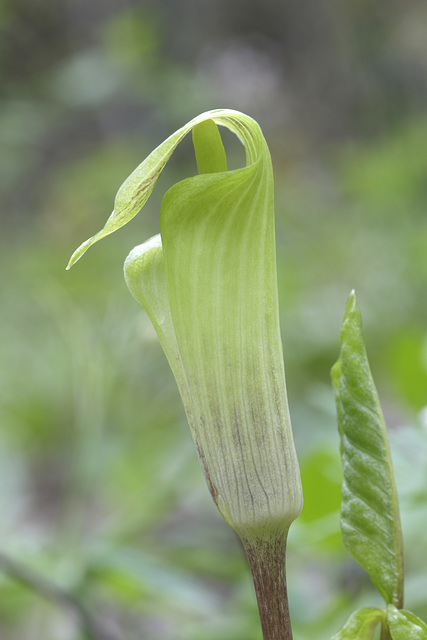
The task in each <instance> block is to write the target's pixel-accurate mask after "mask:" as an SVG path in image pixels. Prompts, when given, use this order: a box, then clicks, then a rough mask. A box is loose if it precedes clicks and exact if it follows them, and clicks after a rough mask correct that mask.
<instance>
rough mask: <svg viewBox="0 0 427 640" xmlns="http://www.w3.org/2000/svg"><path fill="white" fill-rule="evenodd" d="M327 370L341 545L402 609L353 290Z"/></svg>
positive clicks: (381, 436) (372, 391) (384, 462)
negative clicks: (333, 410)
mask: <svg viewBox="0 0 427 640" xmlns="http://www.w3.org/2000/svg"><path fill="white" fill-rule="evenodd" d="M340 344H341V353H340V357H339V360H338V362H337V363H336V364H335V365H334V367H333V369H332V379H333V384H334V387H335V392H336V404H337V413H338V425H339V432H340V437H341V455H342V464H343V475H344V480H343V486H342V505H341V531H342V536H343V541H344V544H345V546H346V548H347V550H348V551H349V552H350V553H351V554H352V556H353V557H354V558H355V559H356V560H357V561H358V562H359V564H361V565H362V567H364V568H365V569H366V571H367V572H368V573H369V575H370V577H371V579H372V581H373V583H374V584H375V586H376V587H377V589H378V591H379V592H380V593H381V595H382V596H383V598H384V599H385V601H386V602H387V603H388V604H394V605H396V606H397V607H401V606H402V601H403V550H402V534H401V527H400V516H399V505H398V499H397V493H396V487H395V483H394V476H393V470H392V463H391V456H390V450H389V445H388V440H387V432H386V427H385V423H384V418H383V415H382V411H381V407H380V403H379V399H378V395H377V391H376V388H375V385H374V381H373V379H372V375H371V372H370V368H369V363H368V358H367V355H366V351H365V346H364V343H363V336H362V324H361V317H360V313H359V309H358V307H357V302H356V296H355V294H354V292H353V293H352V294H351V295H350V298H349V300H348V303H347V307H346V311H345V316H344V321H343V325H342V329H341V336H340Z"/></svg>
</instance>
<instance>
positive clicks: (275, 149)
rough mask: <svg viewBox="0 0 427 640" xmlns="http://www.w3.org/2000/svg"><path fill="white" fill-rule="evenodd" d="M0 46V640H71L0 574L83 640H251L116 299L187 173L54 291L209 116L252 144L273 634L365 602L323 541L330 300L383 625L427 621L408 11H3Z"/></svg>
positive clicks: (420, 281)
mask: <svg viewBox="0 0 427 640" xmlns="http://www.w3.org/2000/svg"><path fill="white" fill-rule="evenodd" d="M0 33H1V39H0V77H1V88H0V94H1V102H0V140H1V146H2V150H3V152H2V154H1V156H0V180H1V182H0V197H1V202H2V206H1V216H2V220H1V221H2V233H1V237H0V267H1V276H2V277H1V282H0V288H1V314H0V329H1V339H0V362H1V368H0V389H1V399H0V461H1V464H0V506H1V518H0V551H1V555H0V565H1V566H2V567H3V569H4V570H5V571H4V572H3V573H2V574H1V575H0V636H1V638H2V639H3V640H83V638H84V637H85V636H84V630H83V629H82V627H81V625H79V617H78V616H76V615H75V611H74V610H73V608H71V610H70V608H69V607H67V606H64V603H63V601H61V603H59V604H58V603H54V602H53V601H52V599H50V600H49V599H46V598H44V597H42V595H41V594H40V593H39V592H37V591H35V590H34V589H30V588H28V586H25V585H24V584H22V581H23V576H22V575H21V576H20V580H17V579H16V578H17V577H19V576H17V570H16V566H13V567H11V565H10V559H13V560H14V561H16V562H19V563H20V564H19V567H20V568H22V566H21V565H24V566H25V567H26V568H29V569H30V570H32V571H34V572H36V574H37V576H38V575H42V576H44V577H45V578H48V579H49V580H51V581H53V583H54V584H55V585H57V586H58V587H60V588H62V589H65V590H67V592H69V593H72V594H74V596H75V597H76V598H77V599H78V600H79V602H81V603H83V605H84V606H85V607H86V608H87V609H88V610H89V611H90V612H91V615H92V616H94V617H96V618H97V619H98V622H99V621H101V622H102V629H101V630H99V629H98V632H97V633H98V634H99V635H98V637H99V638H100V639H102V640H133V639H135V640H136V639H141V638H145V637H147V638H150V639H152V640H156V639H159V640H160V639H161V640H181V639H184V638H185V640H192V639H193V638H194V639H196V638H200V637H203V638H205V639H207V640H219V639H220V638H228V639H229V640H256V639H259V637H260V629H259V626H258V621H257V611H256V605H255V598H254V595H253V592H252V586H251V583H250V578H249V575H248V571H247V568H246V563H245V559H244V557H243V553H242V550H241V548H240V547H239V544H238V541H237V539H236V538H235V536H234V534H233V532H232V531H231V530H229V529H228V528H227V525H225V523H224V522H223V521H222V519H221V517H220V516H219V515H218V514H217V512H216V509H215V507H214V505H213V504H212V503H211V501H210V498H209V495H208V492H207V489H206V488H205V486H204V481H203V478H202V474H201V471H200V469H199V466H198V462H197V459H196V455H195V453H194V451H193V444H192V442H191V439H190V434H189V429H188V427H187V425H186V423H185V418H184V415H183V411H182V408H181V405H180V401H179V398H178V394H177V391H176V388H175V383H174V381H173V379H172V376H171V373H170V371H169V370H168V367H167V364H166V362H165V359H164V357H163V354H162V352H161V349H160V347H159V345H158V344H157V341H156V339H155V336H154V333H153V331H152V329H151V327H150V326H149V323H148V320H147V318H146V317H145V315H144V313H143V311H142V310H140V309H139V308H138V306H137V305H136V304H135V303H134V301H133V300H132V299H131V297H130V295H129V294H128V292H127V290H126V288H125V284H124V281H123V278H122V262H123V259H124V258H125V256H126V255H127V252H128V250H129V249H130V248H132V247H133V246H134V245H135V244H137V243H139V242H142V241H143V240H145V239H146V238H148V237H149V236H150V235H152V234H154V233H156V232H157V228H158V209H159V204H160V200H161V195H162V193H164V191H165V189H167V187H168V185H170V184H172V183H173V182H174V181H175V180H177V179H179V178H181V177H185V176H187V175H191V174H192V173H195V171H196V169H195V163H194V159H193V155H192V150H191V144H190V142H189V141H188V143H187V144H184V145H183V147H182V149H180V150H178V152H177V154H176V156H175V157H174V159H173V161H172V163H171V165H170V168H168V172H167V175H165V176H164V177H162V178H161V181H160V183H159V185H158V187H157V188H156V190H155V192H154V194H153V196H152V198H151V199H150V201H149V203H148V205H147V207H146V209H145V210H144V214H143V215H141V216H140V217H137V218H136V219H135V221H133V222H132V223H131V224H129V225H128V227H127V228H126V229H124V230H123V231H122V232H121V233H120V234H119V235H117V236H114V238H112V239H109V240H107V241H105V243H102V245H100V246H99V247H96V248H94V249H93V250H92V251H91V252H90V253H89V254H88V256H87V257H85V259H84V261H82V262H81V263H79V265H78V266H77V267H75V268H74V269H73V270H72V271H71V272H67V273H66V272H65V270H64V267H65V264H66V262H67V260H68V258H69V256H70V254H71V252H72V251H73V250H74V248H75V247H76V246H77V245H78V244H79V243H80V242H81V241H82V240H83V239H84V238H86V237H87V236H88V235H89V234H90V233H91V232H93V231H95V230H97V229H98V228H100V226H102V224H103V223H104V221H105V219H106V217H107V216H108V214H109V213H110V211H111V208H112V202H113V197H114V194H115V192H116V190H117V188H118V186H119V185H120V184H121V182H122V181H123V179H124V178H125V177H126V176H127V175H128V173H129V172H130V171H131V170H132V169H133V168H134V167H135V166H136V164H137V163H139V162H140V161H141V160H142V159H143V158H144V157H145V155H146V154H147V153H148V152H149V151H151V149H152V148H153V147H154V146H156V145H157V144H158V143H159V142H161V141H162V140H163V139H164V138H165V137H166V136H167V135H169V134H170V133H171V132H173V131H174V130H175V129H176V128H178V127H179V126H180V125H182V124H184V123H185V122H186V121H188V120H189V119H190V118H191V117H193V116H194V115H196V114H197V113H199V112H201V111H203V110H206V109H209V108H215V107H220V106H224V107H231V108H236V109H239V110H242V111H245V112H247V113H248V114H250V115H252V116H253V117H255V118H256V119H257V120H258V121H259V122H260V124H261V126H262V128H263V130H264V133H265V135H266V138H267V140H268V142H269V144H270V147H271V151H272V155H273V163H274V167H275V176H276V199H277V206H276V216H277V222H276V224H277V234H278V268H279V287H280V300H281V319H282V330H283V341H284V350H285V361H286V365H287V378H288V388H289V399H290V404H291V413H292V416H293V424H294V432H295V439H296V443H297V447H298V453H299V456H300V460H301V467H302V475H303V485H304V490H305V504H306V506H305V509H304V512H303V515H302V516H301V518H300V519H299V521H298V522H297V523H296V524H295V525H294V527H293V529H292V532H291V538H290V542H289V560H288V573H289V576H288V580H289V590H290V604H291V608H292V614H293V621H294V628H295V636H296V638H297V639H298V640H306V639H307V640H308V639H312V638H317V639H318V640H326V639H328V638H329V637H330V636H331V635H332V633H334V632H336V631H337V630H338V628H339V627H340V626H341V625H342V623H343V622H344V620H345V619H346V617H347V614H348V613H350V611H351V610H353V609H354V608H355V607H356V606H363V605H364V604H365V603H366V604H368V605H369V606H374V605H375V602H376V598H377V596H375V593H374V591H373V588H372V585H371V584H370V582H369V579H368V578H367V576H366V575H365V574H364V573H363V572H362V570H361V569H359V568H358V567H357V566H356V565H355V563H354V562H353V561H352V560H351V559H350V558H349V557H348V555H347V554H346V553H345V552H344V549H343V546H342V543H341V542H340V536H339V530H338V526H339V525H338V522H339V517H338V509H339V504H340V463H339V457H338V434H337V430H336V418H335V413H334V406H333V397H332V390H331V385H330V381H329V370H330V367H331V365H332V363H333V362H334V361H335V359H336V357H337V354H338V332H339V326H340V322H341V319H342V315H343V312H344V305H345V300H346V298H347V295H348V293H349V291H350V290H351V289H352V288H356V290H357V293H358V299H359V304H360V306H361V309H362V314H363V317H364V327H365V338H366V343H367V348H368V353H369V355H370V360H371V365H372V369H373V372H374V376H375V379H376V381H377V384H378V387H379V392H380V396H381V398H382V402H383V407H384V410H385V414H386V419H387V424H388V427H389V434H390V439H391V447H392V454H393V459H394V465H395V472H396V479H397V486H398V491H399V494H400V500H401V509H402V520H403V532H404V540H405V550H406V571H407V590H406V603H407V606H408V608H410V609H411V610H413V611H414V612H415V613H416V614H417V615H419V616H421V617H423V618H424V619H426V618H427V604H426V602H427V539H426V536H425V522H426V517H427V408H426V407H427V329H426V327H427V323H426V318H427V296H426V290H427V259H426V256H427V216H426V204H427V182H426V176H427V117H426V106H427V7H426V5H425V2H423V0H407V2H405V3H403V4H402V3H401V2H398V0H387V1H386V0H379V1H375V2H374V0H364V1H363V2H360V0H357V1H356V0H349V1H348V2H346V3H340V2H336V1H335V0H316V1H315V0H285V1H283V2H279V1H277V2H276V1H275V0H267V1H263V2H261V1H260V0H246V2H245V3H243V2H241V1H240V0H231V1H230V0H227V1H226V0H211V1H210V2H209V3H200V2H196V1H195V0H168V1H167V2H163V3H159V2H155V1H154V0H145V1H144V2H141V1H140V2H135V1H132V0H91V2H83V0H73V1H71V0H58V1H57V2H47V1H43V0H18V1H17V2H12V0H3V2H2V4H1V7H0ZM225 141H226V145H227V148H228V149H229V154H230V156H231V157H232V166H233V163H234V166H239V164H240V163H241V162H242V156H241V150H240V149H239V148H238V147H237V145H236V144H235V141H234V140H232V139H230V138H229V137H225ZM8 559H9V560H8ZM18 573H19V572H18ZM12 574H13V575H14V576H15V577H13V575H12ZM27 577H28V576H27ZM27 582H28V580H27ZM39 587H40V585H39ZM39 591H40V588H39ZM51 595H52V594H51ZM378 604H379V603H378ZM86 637H87V636H86Z"/></svg>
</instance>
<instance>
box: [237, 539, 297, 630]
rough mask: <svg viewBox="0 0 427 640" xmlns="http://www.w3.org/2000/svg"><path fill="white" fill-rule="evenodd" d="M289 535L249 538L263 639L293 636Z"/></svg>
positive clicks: (249, 554)
mask: <svg viewBox="0 0 427 640" xmlns="http://www.w3.org/2000/svg"><path fill="white" fill-rule="evenodd" d="M286 538H287V534H285V535H283V533H280V534H278V535H277V537H276V538H274V539H269V540H260V539H258V540H256V541H255V542H254V541H250V542H249V541H247V540H243V546H244V548H245V551H246V555H247V557H248V560H249V566H250V568H251V572H252V579H253V582H254V587H255V593H256V597H257V603H258V609H259V615H260V619H261V627H262V633H263V638H264V640H292V628H291V620H290V616H289V606H288V592H287V587H286Z"/></svg>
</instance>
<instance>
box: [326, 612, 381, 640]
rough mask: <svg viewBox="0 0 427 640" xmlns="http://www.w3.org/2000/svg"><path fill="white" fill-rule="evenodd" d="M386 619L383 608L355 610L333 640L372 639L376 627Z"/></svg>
mask: <svg viewBox="0 0 427 640" xmlns="http://www.w3.org/2000/svg"><path fill="white" fill-rule="evenodd" d="M383 620H384V611H383V610H382V609H359V611H355V612H354V613H353V614H352V615H351V616H350V618H349V619H348V620H347V622H346V623H345V625H344V627H343V628H342V629H341V631H338V633H336V634H335V635H334V636H333V637H332V639H331V640H356V638H357V640H372V638H373V637H374V633H375V629H376V628H377V626H378V625H379V624H380V622H383Z"/></svg>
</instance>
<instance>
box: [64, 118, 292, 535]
mask: <svg viewBox="0 0 427 640" xmlns="http://www.w3.org/2000/svg"><path fill="white" fill-rule="evenodd" d="M216 125H222V126H225V127H227V128H228V129H230V130H231V131H232V132H234V133H235V134H236V135H237V136H238V137H239V139H240V140H241V142H242V143H243V145H244V147H245V151H246V166H245V167H243V168H241V169H238V170H235V171H227V170H226V169H227V163H226V157H225V152H224V148H223V145H222V140H221V136H220V134H219V131H218V129H217V126H216ZM191 130H193V140H194V146H195V151H196V158H197V164H198V168H199V172H200V174H199V175H197V176H194V177H192V178H188V179H186V180H183V181H182V182H179V183H178V184H176V185H174V186H173V187H172V188H171V189H170V190H169V191H168V192H167V193H166V195H165V196H164V199H163V203H162V207H161V214H160V232H161V233H160V237H159V236H156V237H155V238H152V239H151V240H150V241H148V242H147V243H144V244H143V245H140V246H139V247H136V248H135V249H134V250H133V251H132V252H131V254H130V255H129V257H128V259H127V260H126V263H125V277H126V282H127V284H128V286H129V289H130V290H131V292H132V294H133V296H134V297H135V298H136V299H137V300H138V302H140V303H141V304H142V305H143V306H144V307H145V309H146V310H147V313H148V315H149V316H150V318H151V320H152V322H153V326H154V327H155V329H156V331H157V333H158V336H159V339H160V342H161V344H162V346H163V348H164V351H165V353H166V356H167V358H168V360H169V363H170V365H171V368H172V371H173V373H174V375H175V378H176V380H177V384H178V387H179V390H180V393H181V397H182V400H183V404H184V407H185V410H186V413H187V417H188V421H189V424H190V428H191V432H192V435H193V438H194V441H195V444H196V448H197V451H198V454H199V458H200V461H201V464H202V468H203V470H204V473H205V477H206V480H207V483H208V486H209V489H210V491H211V494H212V496H213V498H214V500H215V502H216V504H217V506H218V508H219V509H220V511H221V513H222V514H223V516H224V517H225V519H226V520H227V522H229V523H230V524H231V525H232V526H233V527H234V528H235V529H236V530H237V531H238V533H239V534H240V535H241V536H242V537H243V538H247V539H249V538H250V537H251V536H252V537H253V535H255V536H256V537H257V538H258V539H259V538H267V539H269V538H270V537H271V535H272V532H275V533H277V532H280V535H281V536H283V532H286V531H287V529H288V528H289V526H290V524H291V522H292V521H293V520H294V519H295V518H296V517H297V515H298V514H299V512H300V511H301V507H302V491H301V481H300V476H299V468H298V462H297V458H296V453H295V448H294V443H293V437H292V430H291V423H290V417H289V410H288V404H287V397H286V386H285V376H284V364H283V353H282V345H281V338H280V328H279V309H278V295H277V276H276V255H275V236H274V203H273V173H272V167H271V159H270V153H269V150H268V147H267V144H266V142H265V139H264V136H263V135H262V132H261V129H260V127H259V125H258V124H257V123H256V122H255V121H254V120H252V119H251V118H249V117H248V116H246V115H244V114H241V113H239V112H236V111H231V110H216V111H210V112H207V113H205V114H202V115H201V116H198V117H197V118H195V119H194V120H192V121H191V122H190V123H188V124H187V125H185V126H184V127H182V128H181V129H179V131H177V132H176V133H175V134H173V135H172V136H170V137H169V138H168V139H167V140H166V141H165V142H164V143H162V144H161V145H160V146H159V147H157V149H156V150H155V151H153V153H152V154H151V155H150V156H149V157H148V158H147V159H146V160H145V161H144V162H143V163H142V164H141V165H140V166H139V167H138V168H137V169H136V170H135V171H134V172H133V173H132V174H131V176H130V177H129V178H128V179H127V180H126V181H125V183H124V184H123V185H122V187H121V188H120V189H119V192H118V194H117V197H116V200H115V206H114V211H113V214H112V215H111V216H110V218H109V220H108V221H107V223H106V225H105V227H104V229H103V230H101V231H100V232H99V233H98V234H96V235H95V236H93V237H92V238H90V239H89V240H88V241H86V242H85V243H84V244H83V245H81V247H79V248H78V249H77V251H76V252H75V253H74V255H73V257H72V258H71V261H70V265H69V266H71V265H72V264H73V263H74V262H75V261H76V260H78V259H79V257H80V256H81V255H83V253H84V252H85V251H86V250H87V248H88V247H89V246H90V245H91V244H93V243H94V242H96V241H98V240H100V239H101V238H103V237H105V236H106V235H108V234H109V233H112V232H113V231H115V230H117V229H119V228H120V227H121V226H123V225H124V224H126V223H127V222H128V221H129V220H131V219H132V218H133V217H134V215H136V213H137V212H138V210H139V209H140V208H141V207H142V205H143V204H144V202H145V201H146V200H147V198H148V196H149V194H150V193H151V191H152V189H153V187H154V184H155V182H156V180H157V179H158V176H159V174H160V172H161V171H162V170H163V168H164V166H165V164H166V162H167V160H168V159H169V157H170V155H171V154H172V152H173V150H174V149H175V148H176V146H177V145H178V143H179V142H180V141H181V140H182V139H183V138H184V136H185V135H186V134H187V133H188V132H189V131H191Z"/></svg>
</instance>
